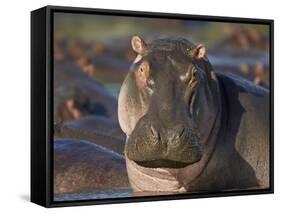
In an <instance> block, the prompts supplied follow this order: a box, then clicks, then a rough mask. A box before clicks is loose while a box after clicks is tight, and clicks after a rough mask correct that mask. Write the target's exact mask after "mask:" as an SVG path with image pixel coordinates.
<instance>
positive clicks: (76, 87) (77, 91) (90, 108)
mask: <svg viewBox="0 0 281 214" xmlns="http://www.w3.org/2000/svg"><path fill="white" fill-rule="evenodd" d="M116 111H117V102H116V100H115V98H114V97H113V96H112V95H111V94H109V93H108V92H107V91H106V89H105V88H104V86H103V85H102V84H100V83H99V82H97V81H96V80H94V79H93V78H91V77H89V76H88V75H86V74H85V73H83V72H82V71H81V69H80V68H79V67H78V66H76V65H74V64H72V63H67V62H56V63H55V66H54V122H55V123H61V122H64V121H66V120H73V119H79V118H81V117H84V116H87V115H94V116H102V117H106V118H110V119H112V120H114V121H116V122H117V114H116Z"/></svg>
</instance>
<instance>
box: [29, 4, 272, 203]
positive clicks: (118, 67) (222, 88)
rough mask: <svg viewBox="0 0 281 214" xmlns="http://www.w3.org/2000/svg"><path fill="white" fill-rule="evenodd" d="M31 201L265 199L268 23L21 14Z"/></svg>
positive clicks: (56, 10) (63, 10)
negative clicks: (27, 62)
mask: <svg viewBox="0 0 281 214" xmlns="http://www.w3.org/2000/svg"><path fill="white" fill-rule="evenodd" d="M31 97H32V102H31V124H32V127H31V129H32V133H31V136H32V139H31V201H32V202H34V203H37V204H40V205H42V206H46V207H57V206H73V205H86V204H103V203H123V202H137V201H155V200H169V199H187V198H200V197H213V196H234V195H249V194H263V193H273V20H265V19H248V18H233V17H231V18H230V17H214V16H197V15H185V14H169V13H167V14H166V13H154V12H153V13H152V12H136V11H119V10H103V9H88V8H74V7H57V6H47V7H43V8H41V9H38V10H34V11H32V12H31Z"/></svg>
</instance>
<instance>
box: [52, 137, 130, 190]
mask: <svg viewBox="0 0 281 214" xmlns="http://www.w3.org/2000/svg"><path fill="white" fill-rule="evenodd" d="M120 189H123V190H124V189H126V190H130V186H129V181H128V177H127V172H126V166H125V159H124V156H123V155H120V154H118V153H115V152H113V151H111V150H109V149H106V148H104V147H102V146H99V145H96V144H93V143H89V142H87V141H84V140H73V139H55V140H54V194H56V195H57V194H64V193H82V192H92V191H96V190H120Z"/></svg>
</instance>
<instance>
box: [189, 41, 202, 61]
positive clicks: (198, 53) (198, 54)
mask: <svg viewBox="0 0 281 214" xmlns="http://www.w3.org/2000/svg"><path fill="white" fill-rule="evenodd" d="M191 55H192V57H193V58H194V59H203V58H204V57H205V55H206V47H205V46H204V45H202V44H199V45H197V46H195V47H194V48H192V54H191Z"/></svg>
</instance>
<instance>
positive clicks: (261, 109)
mask: <svg viewBox="0 0 281 214" xmlns="http://www.w3.org/2000/svg"><path fill="white" fill-rule="evenodd" d="M132 48H133V50H134V51H135V52H136V53H137V57H136V59H135V61H134V63H133V64H132V66H131V68H130V71H129V73H128V75H127V77H126V78H125V80H124V82H123V84H122V87H121V90H120V94H119V100H118V120H119V123H120V126H121V128H122V130H123V131H124V132H125V133H126V135H127V139H126V144H125V156H126V165H127V172H128V176H129V180H130V185H131V186H132V188H133V190H134V191H135V192H136V193H141V192H146V193H147V194H148V195H149V192H174V193H180V192H204V191H206V192H211V191H225V190H233V189H234V190H237V189H253V188H258V189H262V188H268V187H269V91H268V90H267V89H265V88H262V87H259V86H256V85H255V84H253V83H251V82H249V81H246V80H244V79H242V78H239V77H235V76H231V77H230V76H226V75H224V74H217V73H215V72H214V70H213V67H212V65H211V63H210V62H209V60H208V58H207V56H206V47H205V46H204V45H202V44H199V45H194V44H192V43H191V42H189V41H188V40H186V39H182V38H171V39H160V40H155V41H153V42H151V43H150V44H146V42H145V41H143V40H142V39H141V38H140V37H138V36H134V37H133V38H132Z"/></svg>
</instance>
